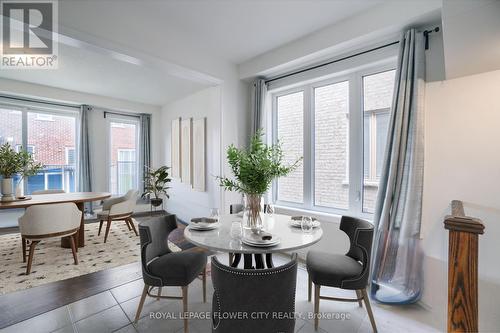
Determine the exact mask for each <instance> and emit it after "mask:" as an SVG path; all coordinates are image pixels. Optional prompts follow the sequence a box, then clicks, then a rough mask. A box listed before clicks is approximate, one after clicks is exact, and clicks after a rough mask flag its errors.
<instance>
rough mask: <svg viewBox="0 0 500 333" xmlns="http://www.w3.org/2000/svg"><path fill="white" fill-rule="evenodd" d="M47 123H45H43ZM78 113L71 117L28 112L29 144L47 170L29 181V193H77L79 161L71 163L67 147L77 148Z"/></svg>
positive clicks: (73, 160) (72, 160)
mask: <svg viewBox="0 0 500 333" xmlns="http://www.w3.org/2000/svg"><path fill="white" fill-rule="evenodd" d="M40 120H43V121H40ZM76 125H77V120H76V113H75V114H71V115H63V114H46V113H40V112H31V111H30V112H27V130H28V132H27V141H28V146H27V147H28V151H29V147H36V150H34V151H33V153H34V154H33V156H34V158H35V160H36V161H38V162H41V163H42V164H43V165H44V169H43V170H42V171H41V172H39V173H38V174H37V175H35V176H31V177H29V178H28V179H27V184H26V186H27V193H31V192H33V191H36V190H48V189H63V190H65V191H66V192H74V191H75V187H76V160H75V158H74V148H73V158H72V159H68V152H67V147H68V146H71V147H75V145H76Z"/></svg>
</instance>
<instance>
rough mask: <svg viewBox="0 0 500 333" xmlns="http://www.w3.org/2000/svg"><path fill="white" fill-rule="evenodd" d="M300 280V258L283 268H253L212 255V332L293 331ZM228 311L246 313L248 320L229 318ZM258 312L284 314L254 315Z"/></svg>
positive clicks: (287, 332) (284, 332) (288, 332)
mask: <svg viewBox="0 0 500 333" xmlns="http://www.w3.org/2000/svg"><path fill="white" fill-rule="evenodd" d="M296 281H297V259H296V258H294V259H293V260H292V261H290V262H289V263H287V264H285V265H283V266H280V267H274V268H268V269H254V270H249V269H239V268H233V267H228V266H225V265H223V264H221V263H220V262H219V261H218V260H217V258H216V257H215V256H214V257H212V282H213V286H214V295H213V300H212V320H213V323H212V325H213V326H212V332H214V333H219V332H220V333H234V332H239V333H245V332H248V333H253V332H283V333H292V332H293V331H294V327H295V318H293V316H290V314H292V313H294V311H295V288H296ZM225 313H241V314H242V315H245V314H246V316H248V319H238V318H234V319H228V318H227V317H224V314H225ZM255 313H274V314H281V315H284V316H283V317H282V318H278V316H275V317H274V318H271V317H270V318H265V317H261V318H252V314H255ZM286 315H288V317H286Z"/></svg>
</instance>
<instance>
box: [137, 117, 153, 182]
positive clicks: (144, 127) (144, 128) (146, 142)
mask: <svg viewBox="0 0 500 333" xmlns="http://www.w3.org/2000/svg"><path fill="white" fill-rule="evenodd" d="M139 118H140V122H141V130H140V135H141V136H140V138H139V147H141V151H140V155H139V165H140V168H141V171H140V175H139V176H140V179H141V184H142V191H143V192H144V190H145V186H146V183H145V182H144V174H145V173H146V171H147V170H148V169H149V168H150V167H151V115H150V114H147V113H141V114H140V115H139Z"/></svg>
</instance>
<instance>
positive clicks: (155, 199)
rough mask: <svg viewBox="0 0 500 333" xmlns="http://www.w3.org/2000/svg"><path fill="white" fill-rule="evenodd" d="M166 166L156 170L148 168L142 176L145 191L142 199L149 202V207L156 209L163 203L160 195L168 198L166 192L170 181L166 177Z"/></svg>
mask: <svg viewBox="0 0 500 333" xmlns="http://www.w3.org/2000/svg"><path fill="white" fill-rule="evenodd" d="M168 169H170V168H169V167H167V166H162V167H160V168H158V169H152V168H148V170H147V171H146V174H145V175H144V183H145V184H146V186H145V191H144V193H143V194H142V196H141V197H142V198H149V199H150V200H151V205H153V206H154V207H158V206H160V205H161V204H162V203H163V199H162V197H161V196H162V195H164V196H165V197H167V199H168V198H170V196H169V195H168V193H167V190H168V189H169V188H170V187H169V186H168V183H170V181H171V179H170V178H169V177H168Z"/></svg>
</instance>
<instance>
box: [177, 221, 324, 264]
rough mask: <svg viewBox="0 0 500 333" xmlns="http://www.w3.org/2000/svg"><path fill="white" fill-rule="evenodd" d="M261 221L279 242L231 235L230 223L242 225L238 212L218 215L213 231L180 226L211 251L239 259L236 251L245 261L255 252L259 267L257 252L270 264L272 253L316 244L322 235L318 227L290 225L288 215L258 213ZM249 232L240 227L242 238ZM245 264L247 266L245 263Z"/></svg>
mask: <svg viewBox="0 0 500 333" xmlns="http://www.w3.org/2000/svg"><path fill="white" fill-rule="evenodd" d="M262 220H263V225H264V231H265V232H268V233H271V234H272V235H273V237H279V238H280V243H279V244H278V245H275V246H271V247H255V246H249V245H246V244H243V243H242V241H241V239H238V238H234V237H232V236H231V225H232V223H233V222H241V223H242V225H243V226H244V221H243V218H242V217H240V216H238V214H232V215H221V216H219V222H220V226H219V227H218V228H216V229H213V230H207V231H200V230H194V229H192V228H191V227H190V226H187V227H186V228H185V229H184V237H185V238H186V240H188V241H189V242H191V243H193V244H194V245H197V246H199V247H202V248H205V249H208V250H211V251H220V252H228V253H230V254H235V255H236V258H239V256H238V254H239V255H241V254H243V255H246V256H245V261H247V259H248V258H249V256H248V255H250V258H251V255H255V256H256V258H255V259H256V262H257V266H259V264H258V261H259V260H260V259H258V258H259V256H258V255H259V254H260V255H261V254H266V256H267V257H266V262H267V263H268V266H271V265H272V260H271V254H272V253H278V252H295V251H296V250H299V249H302V248H305V247H309V246H311V245H313V244H315V243H317V242H318V241H319V240H320V239H321V237H322V236H323V230H322V229H321V227H318V228H314V229H312V230H311V231H310V232H304V231H302V229H301V228H296V227H292V226H291V225H290V224H291V217H290V216H288V215H281V214H272V215H270V214H262ZM251 232H252V231H251V230H250V229H245V228H243V236H242V237H245V234H249V233H251ZM238 261H239V259H238ZM231 265H232V266H235V265H234V264H233V263H231ZM236 265H237V263H236ZM245 266H248V264H247V263H246V262H245Z"/></svg>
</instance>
